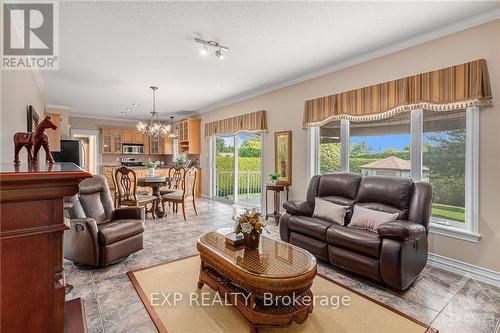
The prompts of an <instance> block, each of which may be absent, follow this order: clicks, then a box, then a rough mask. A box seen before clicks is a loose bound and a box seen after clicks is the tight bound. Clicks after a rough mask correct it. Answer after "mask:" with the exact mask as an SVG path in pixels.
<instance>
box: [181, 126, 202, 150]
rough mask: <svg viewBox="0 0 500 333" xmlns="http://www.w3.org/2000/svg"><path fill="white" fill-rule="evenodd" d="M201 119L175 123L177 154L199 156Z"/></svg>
mask: <svg viewBox="0 0 500 333" xmlns="http://www.w3.org/2000/svg"><path fill="white" fill-rule="evenodd" d="M200 123H201V119H198V118H187V119H182V120H180V121H179V122H178V123H177V127H178V129H177V135H178V141H179V153H183V154H199V153H200V150H201V138H200Z"/></svg>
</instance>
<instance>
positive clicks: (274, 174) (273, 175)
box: [269, 171, 280, 184]
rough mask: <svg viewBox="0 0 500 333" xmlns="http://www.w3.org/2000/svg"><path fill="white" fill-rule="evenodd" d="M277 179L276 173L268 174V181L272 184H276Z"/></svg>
mask: <svg viewBox="0 0 500 333" xmlns="http://www.w3.org/2000/svg"><path fill="white" fill-rule="evenodd" d="M279 177H280V175H279V174H278V173H277V172H276V171H273V172H271V173H270V174H269V180H270V181H271V183H273V184H276V181H277V180H278V178H279Z"/></svg>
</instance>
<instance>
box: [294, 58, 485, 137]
mask: <svg viewBox="0 0 500 333" xmlns="http://www.w3.org/2000/svg"><path fill="white" fill-rule="evenodd" d="M491 102H492V97H491V87H490V80H489V78H488V70H487V68H486V60H484V59H480V60H475V61H471V62H468V63H465V64H461V65H456V66H452V67H448V68H445V69H440V70H436V71H432V72H428V73H423V74H418V75H414V76H409V77H405V78H402V79H399V80H394V81H389V82H384V83H380V84H376V85H373V86H369V87H365V88H359V89H355V90H351V91H347V92H343V93H339V94H335V95H330V96H325V97H320V98H316V99H312V100H309V101H306V102H305V109H304V117H303V124H304V127H313V126H321V125H323V124H325V123H327V122H330V121H333V120H339V119H350V120H352V121H369V120H377V119H383V118H388V117H390V116H392V115H394V114H396V113H399V112H405V111H411V110H414V109H418V108H424V109H426V110H430V111H453V110H458V109H465V108H466V107H469V106H489V105H491Z"/></svg>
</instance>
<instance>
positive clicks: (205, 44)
mask: <svg viewBox="0 0 500 333" xmlns="http://www.w3.org/2000/svg"><path fill="white" fill-rule="evenodd" d="M194 40H195V41H196V42H197V43H200V44H201V47H202V49H201V55H202V56H206V55H207V54H208V49H209V48H213V49H215V56H216V57H217V58H219V60H223V59H224V53H225V52H227V51H229V48H228V47H227V46H224V45H222V44H220V43H218V42H215V41H213V40H203V39H200V38H195V39H194Z"/></svg>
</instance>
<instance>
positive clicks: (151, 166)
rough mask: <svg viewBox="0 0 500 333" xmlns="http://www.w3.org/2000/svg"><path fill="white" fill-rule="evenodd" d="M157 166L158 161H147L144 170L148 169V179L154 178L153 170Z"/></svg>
mask: <svg viewBox="0 0 500 333" xmlns="http://www.w3.org/2000/svg"><path fill="white" fill-rule="evenodd" d="M158 164H160V163H159V162H158V161H156V162H153V161H151V159H148V161H147V162H146V168H148V176H149V177H154V176H155V168H157V167H158Z"/></svg>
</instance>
